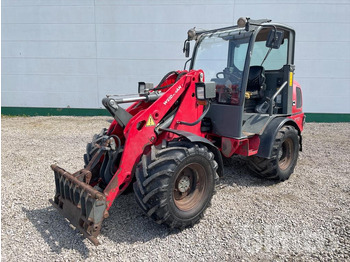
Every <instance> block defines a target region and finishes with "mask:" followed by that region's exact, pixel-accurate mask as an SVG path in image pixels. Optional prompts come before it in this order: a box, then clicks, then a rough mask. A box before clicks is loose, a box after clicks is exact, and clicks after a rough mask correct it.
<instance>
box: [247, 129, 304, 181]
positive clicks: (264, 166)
mask: <svg viewBox="0 0 350 262" xmlns="http://www.w3.org/2000/svg"><path fill="white" fill-rule="evenodd" d="M298 154H299V136H298V131H297V130H296V129H295V128H294V127H293V126H288V125H287V126H283V127H282V128H281V129H280V130H279V131H278V132H277V135H276V137H275V142H274V144H273V147H272V154H271V158H270V159H266V158H262V157H258V156H252V157H249V158H248V159H249V168H250V169H251V170H253V171H254V172H255V173H256V174H257V175H258V176H260V177H262V178H268V179H275V180H280V181H285V180H287V179H288V178H289V177H290V175H291V174H292V173H293V171H294V168H295V166H296V164H297V160H298Z"/></svg>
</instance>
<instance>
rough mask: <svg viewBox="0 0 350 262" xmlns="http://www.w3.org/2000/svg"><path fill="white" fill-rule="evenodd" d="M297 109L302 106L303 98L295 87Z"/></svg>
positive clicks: (299, 90)
mask: <svg viewBox="0 0 350 262" xmlns="http://www.w3.org/2000/svg"><path fill="white" fill-rule="evenodd" d="M296 91H297V108H301V107H302V106H303V98H302V97H301V96H302V95H301V89H300V87H297V90H296Z"/></svg>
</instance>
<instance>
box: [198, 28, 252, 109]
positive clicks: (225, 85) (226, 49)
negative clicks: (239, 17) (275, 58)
mask: <svg viewBox="0 0 350 262" xmlns="http://www.w3.org/2000/svg"><path fill="white" fill-rule="evenodd" d="M250 36H251V33H249V32H245V31H243V30H241V29H234V30H231V31H223V32H217V33H213V34H210V35H206V36H204V38H203V39H202V40H201V41H200V42H199V43H198V46H197V50H196V54H195V58H194V61H193V66H192V68H193V69H202V70H203V71H204V75H205V81H206V82H209V81H212V82H215V83H216V93H217V101H218V102H219V103H225V104H238V103H239V94H240V90H241V85H242V72H243V69H244V65H245V61H246V57H247V50H248V44H249V40H250Z"/></svg>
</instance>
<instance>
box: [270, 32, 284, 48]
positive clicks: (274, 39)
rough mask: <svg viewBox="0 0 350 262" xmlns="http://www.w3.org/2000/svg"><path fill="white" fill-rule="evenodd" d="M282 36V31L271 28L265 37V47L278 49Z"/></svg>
mask: <svg viewBox="0 0 350 262" xmlns="http://www.w3.org/2000/svg"><path fill="white" fill-rule="evenodd" d="M283 37H284V32H283V31H278V30H275V29H273V30H271V31H270V33H269V36H268V37H267V41H266V47H269V48H273V49H278V48H280V46H281V44H282V41H283Z"/></svg>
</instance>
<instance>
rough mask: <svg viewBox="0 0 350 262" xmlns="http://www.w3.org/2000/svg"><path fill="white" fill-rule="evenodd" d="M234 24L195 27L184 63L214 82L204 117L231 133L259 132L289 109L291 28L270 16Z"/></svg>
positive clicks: (224, 132)
mask: <svg viewBox="0 0 350 262" xmlns="http://www.w3.org/2000/svg"><path fill="white" fill-rule="evenodd" d="M238 24H239V25H240V26H233V27H228V28H222V29H216V30H211V31H202V32H199V33H198V34H197V38H194V39H196V40H197V43H196V46H195V49H194V52H193V56H192V59H191V66H190V68H191V69H202V70H203V71H204V75H205V81H206V82H214V83H215V85H216V97H215V99H213V101H212V103H211V108H210V110H209V112H208V114H207V116H206V119H205V121H209V122H210V125H211V126H212V132H213V133H214V134H217V135H220V136H226V137H232V138H242V137H246V136H249V135H254V134H260V133H259V132H260V130H263V127H264V126H266V125H267V124H268V122H269V121H271V119H273V118H274V117H276V116H280V115H284V116H286V115H290V114H291V112H292V95H293V93H292V91H293V88H292V86H293V72H294V37H295V32H294V30H293V29H291V28H290V27H287V26H285V25H281V24H276V23H271V21H270V20H255V21H254V20H249V19H247V20H245V21H243V23H242V21H239V22H238ZM195 35H196V34H195ZM228 119H232V121H228ZM206 125H208V123H206Z"/></svg>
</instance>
